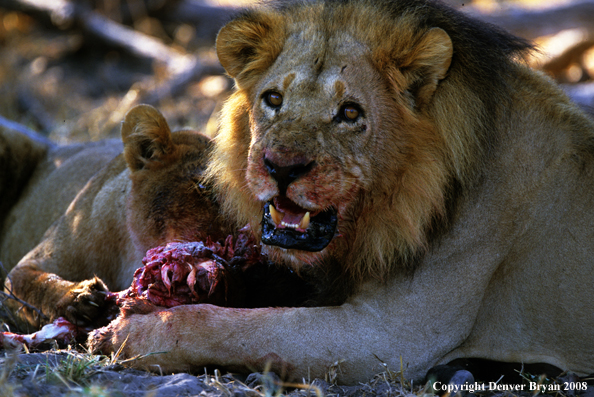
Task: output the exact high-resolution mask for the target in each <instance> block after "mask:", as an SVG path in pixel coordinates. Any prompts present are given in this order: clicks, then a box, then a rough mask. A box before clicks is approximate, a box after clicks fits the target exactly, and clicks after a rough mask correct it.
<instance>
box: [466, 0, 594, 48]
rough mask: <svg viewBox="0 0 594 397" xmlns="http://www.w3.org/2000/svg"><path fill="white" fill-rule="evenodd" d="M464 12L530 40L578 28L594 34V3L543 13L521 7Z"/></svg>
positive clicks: (587, 1)
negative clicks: (487, 11) (486, 11)
mask: <svg viewBox="0 0 594 397" xmlns="http://www.w3.org/2000/svg"><path fill="white" fill-rule="evenodd" d="M461 10H462V11H464V12H466V13H468V14H470V15H473V16H475V17H478V18H480V19H482V20H484V21H486V22H490V23H493V24H495V25H499V26H501V27H503V28H505V29H507V30H509V31H510V32H513V33H514V34H516V35H518V36H521V37H525V38H527V39H535V38H536V37H540V36H548V35H552V34H555V33H558V32H560V31H562V30H566V29H576V28H582V29H587V30H588V31H590V32H592V33H594V0H582V1H580V2H571V3H567V4H563V5H559V6H554V7H549V8H546V9H542V10H529V9H525V8H522V7H518V6H509V7H505V8H503V9H500V10H498V11H494V12H489V13H485V12H482V11H481V10H480V9H478V8H476V7H474V6H464V7H461Z"/></svg>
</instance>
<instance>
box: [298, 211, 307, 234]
mask: <svg viewBox="0 0 594 397" xmlns="http://www.w3.org/2000/svg"><path fill="white" fill-rule="evenodd" d="M308 226H309V211H307V212H306V213H305V215H304V216H303V218H302V219H301V222H299V229H303V230H305V229H307V227H308Z"/></svg>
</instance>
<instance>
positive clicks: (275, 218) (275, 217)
mask: <svg viewBox="0 0 594 397" xmlns="http://www.w3.org/2000/svg"><path fill="white" fill-rule="evenodd" d="M268 209H269V210H270V216H271V217H272V220H273V221H274V224H275V225H276V226H278V225H280V224H281V222H282V221H283V218H284V215H283V214H281V213H280V212H278V211H277V210H276V208H274V205H272V204H269V205H268Z"/></svg>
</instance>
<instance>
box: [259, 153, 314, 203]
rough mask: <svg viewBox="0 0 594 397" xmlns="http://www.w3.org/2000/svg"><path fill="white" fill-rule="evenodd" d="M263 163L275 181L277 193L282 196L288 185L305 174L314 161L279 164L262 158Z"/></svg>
mask: <svg viewBox="0 0 594 397" xmlns="http://www.w3.org/2000/svg"><path fill="white" fill-rule="evenodd" d="M264 165H265V166H266V169H267V170H268V173H269V174H270V176H271V177H272V178H273V179H274V180H275V181H276V184H277V186H278V190H279V194H281V195H282V196H284V195H286V193H287V188H288V187H289V185H290V184H291V183H293V182H294V181H295V180H296V179H298V178H300V177H301V176H303V175H305V174H307V173H308V172H309V171H310V170H311V169H312V167H313V166H314V162H313V161H311V162H309V163H296V164H290V165H287V166H280V165H278V164H275V163H273V162H272V161H270V159H268V158H264Z"/></svg>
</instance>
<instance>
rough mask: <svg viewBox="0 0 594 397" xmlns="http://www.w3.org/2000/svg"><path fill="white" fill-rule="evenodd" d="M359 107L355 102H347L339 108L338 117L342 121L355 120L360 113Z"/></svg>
mask: <svg viewBox="0 0 594 397" xmlns="http://www.w3.org/2000/svg"><path fill="white" fill-rule="evenodd" d="M362 113H363V112H362V111H361V108H360V107H359V106H357V105H355V104H352V103H347V104H346V105H343V106H342V107H341V108H340V111H339V112H338V117H339V118H340V119H341V120H344V121H356V120H357V119H358V118H359V117H361V115H362Z"/></svg>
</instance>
